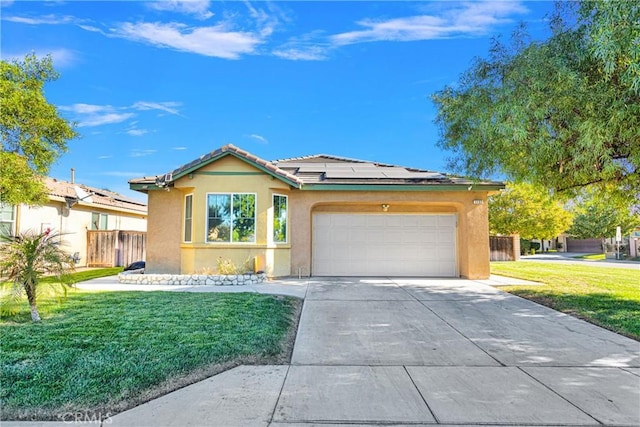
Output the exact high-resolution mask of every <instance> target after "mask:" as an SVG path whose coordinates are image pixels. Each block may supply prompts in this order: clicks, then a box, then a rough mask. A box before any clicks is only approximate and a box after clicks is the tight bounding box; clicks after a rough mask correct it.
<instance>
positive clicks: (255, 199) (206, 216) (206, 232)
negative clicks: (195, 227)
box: [204, 191, 258, 245]
mask: <svg viewBox="0 0 640 427" xmlns="http://www.w3.org/2000/svg"><path fill="white" fill-rule="evenodd" d="M237 194H243V195H244V194H252V195H253V203H254V208H253V211H254V217H253V223H254V241H253V242H234V241H233V240H232V239H231V237H233V196H234V195H237ZM209 195H214V196H230V197H231V209H232V210H231V229H230V230H229V241H224V242H210V241H209V240H208V237H209V236H208V235H209ZM204 205H205V206H204V221H205V223H204V224H205V226H204V242H205V243H206V244H207V245H256V244H257V243H258V193H247V192H240V191H233V192H210V193H209V192H208V193H206V195H205V204H204Z"/></svg>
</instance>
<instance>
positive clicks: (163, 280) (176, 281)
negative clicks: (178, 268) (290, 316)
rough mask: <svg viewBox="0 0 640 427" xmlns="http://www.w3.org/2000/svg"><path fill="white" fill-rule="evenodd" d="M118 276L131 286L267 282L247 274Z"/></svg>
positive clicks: (255, 274)
mask: <svg viewBox="0 0 640 427" xmlns="http://www.w3.org/2000/svg"><path fill="white" fill-rule="evenodd" d="M135 273H136V271H133V272H125V273H120V274H118V282H120V283H125V284H130V285H176V286H206V285H209V286H211V285H214V286H242V285H255V284H258V283H262V282H264V281H265V280H266V278H267V275H266V274H265V273H247V274H215V275H212V274H135Z"/></svg>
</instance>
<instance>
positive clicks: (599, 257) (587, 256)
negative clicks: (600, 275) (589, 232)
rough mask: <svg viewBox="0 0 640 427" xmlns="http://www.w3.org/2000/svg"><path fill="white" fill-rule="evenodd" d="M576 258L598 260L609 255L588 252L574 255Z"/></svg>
mask: <svg viewBox="0 0 640 427" xmlns="http://www.w3.org/2000/svg"><path fill="white" fill-rule="evenodd" d="M574 258H578V259H588V260H592V261H594V260H595V261H597V260H603V259H607V255H606V254H587V255H578V256H574Z"/></svg>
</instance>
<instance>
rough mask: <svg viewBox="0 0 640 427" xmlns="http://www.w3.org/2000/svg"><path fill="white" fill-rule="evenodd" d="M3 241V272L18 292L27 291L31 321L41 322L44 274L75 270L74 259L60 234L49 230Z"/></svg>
mask: <svg viewBox="0 0 640 427" xmlns="http://www.w3.org/2000/svg"><path fill="white" fill-rule="evenodd" d="M3 240H4V242H3V243H0V275H1V276H3V277H4V280H7V281H9V282H11V284H12V286H13V289H14V291H16V292H17V293H19V294H21V293H22V291H24V292H25V293H26V295H27V300H28V301H29V307H30V308H31V320H33V321H34V322H38V321H40V313H38V306H37V288H38V283H39V282H40V278H41V277H42V276H44V275H56V276H58V277H62V276H63V275H65V274H68V273H70V272H71V271H73V269H74V263H73V259H72V258H71V257H70V256H69V255H68V254H67V253H65V252H64V251H63V250H62V249H61V247H60V246H61V243H60V234H59V233H55V232H51V230H46V231H44V232H42V233H35V232H32V231H31V232H25V233H21V234H19V235H17V236H9V237H4V238H3Z"/></svg>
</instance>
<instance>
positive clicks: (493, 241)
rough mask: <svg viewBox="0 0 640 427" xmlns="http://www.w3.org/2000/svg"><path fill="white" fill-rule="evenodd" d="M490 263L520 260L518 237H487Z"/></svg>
mask: <svg viewBox="0 0 640 427" xmlns="http://www.w3.org/2000/svg"><path fill="white" fill-rule="evenodd" d="M489 248H490V251H491V252H490V254H491V255H490V258H489V259H490V260H491V261H517V260H518V259H520V236H489Z"/></svg>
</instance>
